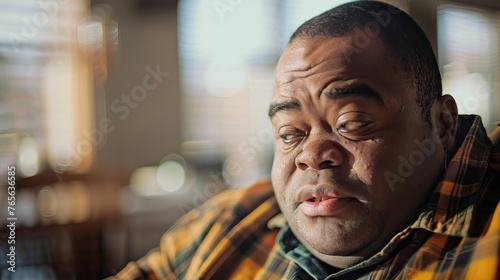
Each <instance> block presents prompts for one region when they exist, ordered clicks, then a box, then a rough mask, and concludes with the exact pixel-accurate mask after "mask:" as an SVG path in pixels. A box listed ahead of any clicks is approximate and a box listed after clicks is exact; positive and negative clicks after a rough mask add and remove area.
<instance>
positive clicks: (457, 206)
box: [410, 115, 492, 237]
mask: <svg viewBox="0 0 500 280" xmlns="http://www.w3.org/2000/svg"><path fill="white" fill-rule="evenodd" d="M467 129H468V132H467V133H466V135H465V138H464V139H463V141H462V144H461V146H460V147H459V148H458V150H457V152H456V153H455V155H454V156H453V158H452V160H451V161H450V163H449V164H448V168H447V169H446V171H445V173H444V174H443V177H442V179H441V181H440V182H439V183H438V184H437V186H436V188H435V190H434V192H433V193H432V195H431V196H430V197H429V199H428V201H427V202H426V203H425V204H424V207H423V208H422V209H423V210H422V212H421V213H420V215H419V216H418V218H417V219H416V220H415V222H414V223H413V224H412V225H411V226H410V228H415V229H417V228H421V229H425V230H428V231H431V232H435V233H440V234H445V235H450V236H459V237H466V236H468V234H469V229H470V225H471V221H472V218H473V217H472V214H473V212H474V207H475V202H476V200H477V199H478V194H479V189H480V187H481V181H482V180H483V177H484V174H485V173H486V170H487V167H488V161H489V157H490V152H491V148H492V144H491V141H490V140H489V138H488V136H487V134H486V131H485V129H484V127H483V125H482V122H481V117H479V116H476V115H468V116H465V115H462V116H459V129H458V130H459V131H462V132H464V131H467Z"/></svg>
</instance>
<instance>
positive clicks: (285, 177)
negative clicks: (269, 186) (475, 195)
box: [271, 35, 442, 256]
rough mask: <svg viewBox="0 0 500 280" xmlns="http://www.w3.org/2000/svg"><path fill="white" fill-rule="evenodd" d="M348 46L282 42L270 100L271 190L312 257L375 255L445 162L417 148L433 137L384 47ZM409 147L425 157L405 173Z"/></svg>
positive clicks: (375, 43) (346, 39)
mask: <svg viewBox="0 0 500 280" xmlns="http://www.w3.org/2000/svg"><path fill="white" fill-rule="evenodd" d="M352 45H354V44H353V38H352V36H351V35H346V36H343V37H335V38H324V37H318V38H313V39H303V40H299V41H295V42H294V43H292V44H290V45H288V46H287V48H286V49H285V51H284V53H283V55H282V57H281V59H280V62H279V64H278V68H277V71H276V78H275V89H274V94H273V97H272V100H271V121H272V123H273V126H274V129H275V133H276V153H275V158H274V163H273V168H272V183H273V187H274V192H275V194H276V198H277V200H278V203H279V205H280V208H281V210H282V212H283V214H284V215H285V218H286V219H287V221H288V224H289V225H290V227H291V229H292V231H293V232H294V233H295V235H296V236H297V237H298V238H299V239H300V240H301V241H302V242H303V243H304V244H305V245H306V247H308V248H309V249H310V250H311V251H312V253H313V254H315V255H317V256H318V255H330V256H331V255H340V256H369V255H371V254H373V253H374V252H375V251H376V250H379V249H380V248H381V247H382V246H383V245H384V244H386V243H387V242H388V240H389V239H390V238H391V237H392V236H393V235H394V234H395V233H397V232H398V231H400V230H402V229H403V228H404V227H406V226H407V225H408V224H409V222H410V221H411V219H412V218H413V217H414V215H415V213H416V212H417V210H418V208H419V207H420V205H421V203H422V202H423V200H424V199H425V197H426V195H427V194H428V193H429V190H430V188H431V186H432V185H433V184H434V183H435V182H436V180H437V179H438V176H439V174H440V171H441V165H442V159H440V157H439V156H440V155H441V154H440V153H436V152H434V153H430V155H429V154H424V153H423V152H421V148H419V146H418V145H417V144H416V142H419V141H420V142H421V141H423V140H424V139H431V138H432V137H435V136H436V135H435V134H436V133H434V132H433V129H432V128H431V127H429V125H428V124H427V122H426V121H425V120H424V119H423V117H422V114H421V109H420V107H419V106H418V105H417V103H416V101H415V97H416V93H415V89H414V87H413V86H412V85H411V84H410V83H408V79H407V78H406V75H405V73H403V71H402V70H400V69H399V67H397V66H396V63H395V62H394V60H393V59H392V58H391V56H390V52H389V51H387V47H386V45H385V44H384V43H382V42H381V41H379V40H378V39H376V38H374V39H373V40H372V41H371V42H370V44H369V45H368V46H367V47H365V48H363V49H361V52H360V53H352V54H350V55H349V53H350V52H349V49H348V48H349V46H352ZM427 141H428V140H427ZM433 143H434V142H433ZM435 148H436V149H438V148H437V147H435ZM441 149H442V148H441ZM414 151H420V154H419V155H422V154H424V155H425V157H424V158H422V159H419V160H420V161H418V162H417V163H416V164H411V163H410V164H411V167H412V168H413V169H414V171H413V172H404V174H401V173H400V172H399V171H398V168H399V170H401V168H400V165H401V159H404V160H406V161H407V162H414V163H415V162H416V161H415V160H412V159H411V158H410V157H412V156H413V157H414V156H415V152H414ZM412 152H413V153H412ZM403 170H404V168H403ZM405 171H406V170H405ZM388 172H390V173H391V174H393V175H397V176H399V177H398V179H397V180H395V179H394V177H390V176H389V175H388V174H389V173H388ZM387 176H389V178H388V177H387ZM391 179H392V181H391ZM394 180H395V181H396V182H397V183H395V184H392V183H394V182H395V181H394ZM401 180H402V181H401Z"/></svg>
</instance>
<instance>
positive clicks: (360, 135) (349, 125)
mask: <svg viewBox="0 0 500 280" xmlns="http://www.w3.org/2000/svg"><path fill="white" fill-rule="evenodd" d="M378 124H379V123H378V122H377V121H376V119H375V118H374V117H373V116H372V115H370V114H367V113H363V112H350V113H346V114H343V115H341V116H340V117H339V118H338V119H337V122H336V129H337V131H338V132H339V133H340V134H341V135H342V136H344V137H345V138H348V139H352V140H356V141H358V140H364V139H367V138H369V137H370V136H373V135H372V134H373V133H374V132H375V131H376V130H377V129H378V128H379V125H378Z"/></svg>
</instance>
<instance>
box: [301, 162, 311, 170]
mask: <svg viewBox="0 0 500 280" xmlns="http://www.w3.org/2000/svg"><path fill="white" fill-rule="evenodd" d="M308 167H309V166H308V165H307V164H305V163H303V162H300V163H299V168H300V169H301V170H306V169H307V168H308Z"/></svg>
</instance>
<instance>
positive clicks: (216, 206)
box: [160, 181, 279, 266]
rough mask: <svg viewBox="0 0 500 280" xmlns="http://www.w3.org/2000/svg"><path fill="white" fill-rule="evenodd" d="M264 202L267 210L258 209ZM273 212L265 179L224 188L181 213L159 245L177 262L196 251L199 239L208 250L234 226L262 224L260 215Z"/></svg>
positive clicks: (178, 263)
mask: <svg viewBox="0 0 500 280" xmlns="http://www.w3.org/2000/svg"><path fill="white" fill-rule="evenodd" d="M266 205H267V206H266ZM263 206H265V207H264V208H265V209H267V210H266V211H268V212H269V213H265V214H264V213H263V211H261V210H260V209H262V208H263ZM273 212H275V214H274V215H276V214H277V213H278V212H279V208H278V206H277V204H276V200H275V198H274V194H273V190H272V186H271V183H270V182H268V181H261V182H257V183H255V184H253V185H251V186H249V187H246V188H242V189H236V190H226V191H224V192H222V193H220V194H218V195H216V196H214V197H213V198H211V199H209V200H208V201H207V202H205V203H204V204H202V205H201V206H200V207H197V208H196V209H194V210H192V211H190V212H189V213H187V214H186V215H184V216H183V217H182V218H181V219H180V220H179V221H178V222H177V223H176V224H175V225H174V226H173V227H172V228H171V229H169V230H168V231H167V232H166V233H165V234H164V235H163V237H162V240H161V244H160V248H161V250H162V251H164V252H166V253H167V254H168V255H169V256H170V258H171V259H173V260H175V261H174V264H173V265H174V266H178V265H180V264H181V263H184V262H185V261H186V260H187V259H188V258H191V256H192V255H194V254H195V253H196V252H197V251H199V248H200V246H201V244H202V243H203V246H202V247H203V248H204V250H203V251H206V252H209V251H210V249H209V248H213V247H215V246H217V244H218V243H219V242H220V240H222V239H224V238H225V237H226V236H227V235H228V234H229V232H231V231H232V230H233V228H235V226H237V225H238V227H240V228H241V227H245V226H246V227H249V226H250V225H249V224H250V223H251V224H256V223H262V224H264V225H265V224H266V223H267V221H264V220H262V219H264V217H263V216H266V215H269V214H271V213H273ZM259 217H260V218H259ZM242 220H245V223H242Z"/></svg>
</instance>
